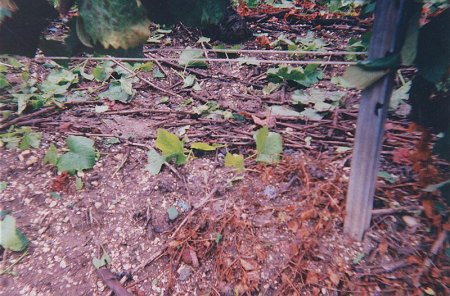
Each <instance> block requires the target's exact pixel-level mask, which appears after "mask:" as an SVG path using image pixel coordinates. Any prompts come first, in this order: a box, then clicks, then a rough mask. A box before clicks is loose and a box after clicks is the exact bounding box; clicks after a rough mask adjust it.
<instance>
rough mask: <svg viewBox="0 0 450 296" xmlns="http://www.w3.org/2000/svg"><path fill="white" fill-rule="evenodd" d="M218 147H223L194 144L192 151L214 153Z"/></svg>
mask: <svg viewBox="0 0 450 296" xmlns="http://www.w3.org/2000/svg"><path fill="white" fill-rule="evenodd" d="M218 147H221V145H209V144H207V143H203V142H194V143H192V144H191V148H192V149H196V150H203V151H214V150H216V149H217V148H218Z"/></svg>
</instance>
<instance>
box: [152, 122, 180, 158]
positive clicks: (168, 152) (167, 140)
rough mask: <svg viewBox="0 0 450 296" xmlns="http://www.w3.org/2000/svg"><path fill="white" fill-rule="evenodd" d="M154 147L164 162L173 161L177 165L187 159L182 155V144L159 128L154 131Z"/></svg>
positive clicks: (172, 135)
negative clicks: (160, 153) (159, 152)
mask: <svg viewBox="0 0 450 296" xmlns="http://www.w3.org/2000/svg"><path fill="white" fill-rule="evenodd" d="M155 146H156V148H158V149H159V150H161V152H162V155H163V156H164V158H165V160H166V161H169V160H171V159H175V161H176V164H177V165H182V164H185V163H186V161H187V158H186V155H185V154H184V148H183V142H181V141H180V140H179V139H178V137H177V136H176V135H175V134H172V133H171V132H169V131H167V130H165V129H162V128H159V129H158V130H157V131H156V142H155Z"/></svg>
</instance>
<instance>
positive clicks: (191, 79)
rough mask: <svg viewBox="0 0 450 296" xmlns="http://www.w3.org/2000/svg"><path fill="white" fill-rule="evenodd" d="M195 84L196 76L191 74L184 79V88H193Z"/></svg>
mask: <svg viewBox="0 0 450 296" xmlns="http://www.w3.org/2000/svg"><path fill="white" fill-rule="evenodd" d="M194 83H195V75H192V74H190V75H188V76H187V77H186V78H184V80H183V86H182V87H183V88H188V87H191V86H193V85H194Z"/></svg>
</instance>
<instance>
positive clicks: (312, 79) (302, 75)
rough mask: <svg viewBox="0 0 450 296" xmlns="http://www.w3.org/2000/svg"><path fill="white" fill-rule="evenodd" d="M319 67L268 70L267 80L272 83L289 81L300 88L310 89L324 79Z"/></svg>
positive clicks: (286, 67) (288, 67) (284, 67)
mask: <svg viewBox="0 0 450 296" xmlns="http://www.w3.org/2000/svg"><path fill="white" fill-rule="evenodd" d="M318 66H319V65H314V64H310V65H308V66H306V67H305V69H303V68H302V67H297V68H294V67H290V66H282V67H278V68H271V69H269V70H267V78H268V80H269V81H270V82H272V83H281V82H283V81H288V82H291V83H293V84H296V85H299V86H303V87H310V86H312V85H313V84H315V83H317V82H319V81H320V80H321V79H322V77H323V73H322V71H321V70H318V69H317V68H318Z"/></svg>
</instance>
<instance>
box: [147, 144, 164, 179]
mask: <svg viewBox="0 0 450 296" xmlns="http://www.w3.org/2000/svg"><path fill="white" fill-rule="evenodd" d="M164 162H165V159H164V157H162V156H161V155H160V154H159V153H158V152H157V151H156V150H155V149H150V150H149V151H148V152H147V165H146V166H145V169H146V170H147V171H149V172H150V174H152V175H154V176H155V175H157V174H159V172H160V171H161V168H162V166H163V164H164Z"/></svg>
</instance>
